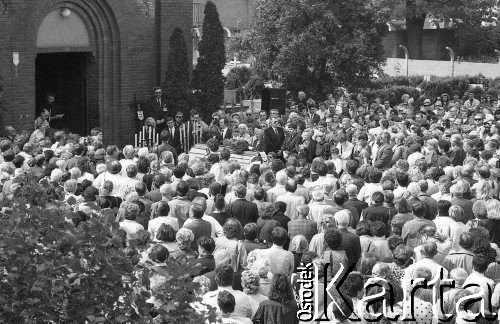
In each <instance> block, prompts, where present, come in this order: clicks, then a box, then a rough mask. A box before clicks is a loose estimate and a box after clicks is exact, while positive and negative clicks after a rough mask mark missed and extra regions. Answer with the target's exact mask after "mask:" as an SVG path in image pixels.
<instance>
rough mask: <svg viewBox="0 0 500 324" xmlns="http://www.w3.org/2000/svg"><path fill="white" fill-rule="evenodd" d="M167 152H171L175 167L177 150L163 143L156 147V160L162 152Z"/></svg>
mask: <svg viewBox="0 0 500 324" xmlns="http://www.w3.org/2000/svg"><path fill="white" fill-rule="evenodd" d="M167 151H168V152H172V155H173V156H174V163H175V165H177V150H176V149H175V148H174V147H173V146H172V145H170V144H169V143H163V144H161V145H160V146H158V149H157V151H156V154H158V158H160V155H161V154H162V153H163V152H167Z"/></svg>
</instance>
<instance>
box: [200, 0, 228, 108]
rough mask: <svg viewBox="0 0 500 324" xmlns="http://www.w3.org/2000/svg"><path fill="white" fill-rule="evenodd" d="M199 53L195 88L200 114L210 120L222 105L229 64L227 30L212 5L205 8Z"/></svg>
mask: <svg viewBox="0 0 500 324" xmlns="http://www.w3.org/2000/svg"><path fill="white" fill-rule="evenodd" d="M199 52H200V56H199V57H198V64H197V66H196V68H195V70H194V71H193V81H192V86H193V90H194V91H195V96H196V103H197V107H198V109H199V110H200V113H202V115H203V116H204V117H209V116H211V114H212V112H214V111H216V110H217V109H219V107H220V105H221V104H222V99H223V95H224V76H223V75H222V69H223V68H224V65H225V64H226V54H225V44H224V29H223V28H222V24H221V22H220V19H219V13H218V12H217V7H216V6H215V4H214V3H213V2H212V1H208V2H207V4H206V5H205V18H204V19H203V35H202V37H201V41H200V44H199Z"/></svg>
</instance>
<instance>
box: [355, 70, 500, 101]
mask: <svg viewBox="0 0 500 324" xmlns="http://www.w3.org/2000/svg"><path fill="white" fill-rule="evenodd" d="M471 84H482V85H483V87H482V88H481V87H476V88H474V89H473V90H472V92H473V93H474V95H475V97H476V98H478V99H479V98H480V97H481V96H482V95H483V94H485V93H486V94H489V95H490V96H491V97H492V98H496V97H497V94H498V93H500V78H495V79H489V78H485V77H484V76H483V75H475V76H459V77H453V78H452V77H445V78H442V77H431V79H430V81H424V78H423V77H422V76H414V77H410V78H406V77H402V76H397V77H387V76H386V77H383V78H380V79H373V80H371V81H370V82H369V85H368V88H367V89H364V90H363V91H361V93H362V94H363V95H364V96H365V97H366V98H368V100H370V101H372V100H373V99H375V98H381V99H382V100H389V101H390V102H391V104H399V103H401V96H402V95H403V94H405V93H407V94H409V95H410V97H412V98H414V99H415V101H416V102H417V103H418V104H421V103H422V101H423V100H424V99H426V98H430V99H431V100H434V99H435V98H436V97H438V96H441V95H442V94H443V93H447V94H448V95H449V96H450V98H451V97H452V96H453V93H454V92H455V91H458V92H459V94H460V95H461V96H462V95H463V94H464V93H465V92H467V91H469V86H470V85H471Z"/></svg>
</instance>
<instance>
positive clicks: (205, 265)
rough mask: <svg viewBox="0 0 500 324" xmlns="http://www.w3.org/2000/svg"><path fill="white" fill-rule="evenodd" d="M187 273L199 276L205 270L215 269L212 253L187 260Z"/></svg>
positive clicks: (205, 271)
mask: <svg viewBox="0 0 500 324" xmlns="http://www.w3.org/2000/svg"><path fill="white" fill-rule="evenodd" d="M188 269H189V273H190V274H191V276H192V277H197V276H201V275H203V274H205V273H207V272H210V271H214V270H215V259H214V256H213V255H205V256H202V257H199V258H198V259H194V260H191V261H189V263H188Z"/></svg>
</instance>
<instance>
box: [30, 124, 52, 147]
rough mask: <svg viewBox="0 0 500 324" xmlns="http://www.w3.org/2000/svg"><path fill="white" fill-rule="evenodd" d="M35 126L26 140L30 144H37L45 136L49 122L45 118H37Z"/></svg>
mask: <svg viewBox="0 0 500 324" xmlns="http://www.w3.org/2000/svg"><path fill="white" fill-rule="evenodd" d="M35 127H36V129H35V131H34V132H33V133H31V136H30V139H29V141H28V142H29V143H32V144H37V143H38V142H40V140H42V139H43V138H44V137H45V135H46V133H47V130H48V129H49V123H48V122H47V121H46V120H43V119H37V120H36V123H35Z"/></svg>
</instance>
